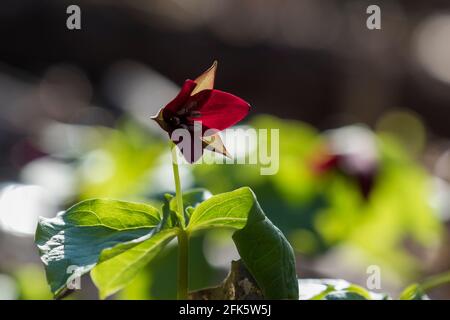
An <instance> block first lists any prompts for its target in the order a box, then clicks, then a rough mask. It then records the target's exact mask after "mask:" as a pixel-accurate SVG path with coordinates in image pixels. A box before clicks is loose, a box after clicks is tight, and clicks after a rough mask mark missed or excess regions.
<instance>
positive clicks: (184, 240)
mask: <svg viewBox="0 0 450 320" xmlns="http://www.w3.org/2000/svg"><path fill="white" fill-rule="evenodd" d="M170 147H171V149H172V168H173V178H174V181H175V192H176V195H175V196H176V201H177V215H178V220H179V221H180V228H179V229H178V233H177V239H178V290H177V299H179V300H186V299H187V298H188V274H189V273H188V263H189V260H188V254H189V234H188V233H187V232H186V230H185V228H186V220H185V217H184V207H183V194H182V193H181V183H180V172H179V170H178V157H177V149H176V147H175V144H174V143H172V142H171V144H170Z"/></svg>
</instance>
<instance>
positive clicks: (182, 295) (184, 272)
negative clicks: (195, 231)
mask: <svg viewBox="0 0 450 320" xmlns="http://www.w3.org/2000/svg"><path fill="white" fill-rule="evenodd" d="M188 242H189V236H188V233H187V232H186V231H184V230H182V229H180V231H179V233H178V290H177V299H178V300H186V299H187V298H188V262H189V260H188V253H189V245H188Z"/></svg>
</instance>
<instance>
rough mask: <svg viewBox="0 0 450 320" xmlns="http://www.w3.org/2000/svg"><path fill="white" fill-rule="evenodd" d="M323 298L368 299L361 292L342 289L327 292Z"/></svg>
mask: <svg viewBox="0 0 450 320" xmlns="http://www.w3.org/2000/svg"><path fill="white" fill-rule="evenodd" d="M323 300H367V299H366V298H365V297H363V296H362V295H360V294H359V293H356V292H352V291H347V290H342V291H333V292H331V293H329V294H327V295H326V296H325V297H324V298H323Z"/></svg>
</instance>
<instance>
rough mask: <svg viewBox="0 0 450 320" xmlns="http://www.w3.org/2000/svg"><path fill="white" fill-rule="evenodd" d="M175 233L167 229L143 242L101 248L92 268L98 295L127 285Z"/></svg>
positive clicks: (105, 294)
mask: <svg viewBox="0 0 450 320" xmlns="http://www.w3.org/2000/svg"><path fill="white" fill-rule="evenodd" d="M176 234H177V229H176V228H172V229H166V230H162V231H160V232H158V233H156V234H155V235H153V236H151V237H149V238H148V239H146V240H145V241H140V242H138V243H136V241H132V242H131V243H125V244H119V245H117V246H115V247H114V248H110V249H105V250H103V252H102V253H101V255H100V259H99V262H98V264H97V266H96V267H95V268H94V269H93V270H92V271H91V278H92V280H93V282H94V283H95V285H96V286H97V288H98V289H99V291H100V298H101V299H105V298H106V297H108V296H110V295H112V294H114V293H116V292H117V291H119V290H120V289H122V288H123V287H124V286H126V285H127V284H128V283H129V282H130V281H131V280H133V278H134V277H135V276H136V275H137V274H138V273H139V271H140V270H141V269H142V268H143V267H144V266H145V265H146V264H147V263H148V262H149V261H150V260H151V259H152V258H153V257H155V256H156V255H157V254H158V253H159V252H160V250H161V249H162V248H163V247H164V245H166V244H167V243H168V242H169V241H170V240H172V239H173V238H174V237H175V236H176Z"/></svg>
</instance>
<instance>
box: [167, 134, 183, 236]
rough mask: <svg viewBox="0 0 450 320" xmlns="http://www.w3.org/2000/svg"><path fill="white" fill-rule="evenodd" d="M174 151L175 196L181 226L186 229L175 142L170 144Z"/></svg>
mask: <svg viewBox="0 0 450 320" xmlns="http://www.w3.org/2000/svg"><path fill="white" fill-rule="evenodd" d="M170 145H171V149H172V169H173V178H174V180H175V196H176V199H177V214H178V219H179V220H180V223H181V226H182V228H183V229H184V228H185V227H186V224H185V223H186V222H185V219H184V208H183V194H182V193H181V183H180V172H179V170H178V156H177V148H176V147H175V144H174V143H173V142H171V143H170Z"/></svg>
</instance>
